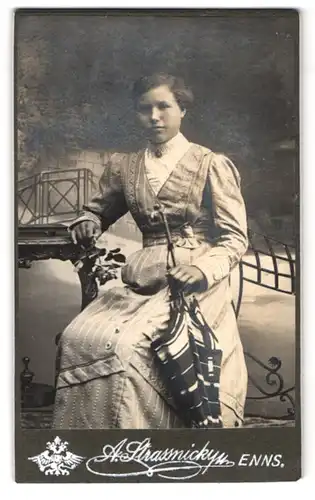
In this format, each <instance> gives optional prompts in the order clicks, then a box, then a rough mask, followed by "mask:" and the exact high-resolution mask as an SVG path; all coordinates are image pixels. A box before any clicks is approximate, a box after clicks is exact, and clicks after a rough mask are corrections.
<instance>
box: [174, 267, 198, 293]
mask: <svg viewBox="0 0 315 500" xmlns="http://www.w3.org/2000/svg"><path fill="white" fill-rule="evenodd" d="M169 275H170V276H171V277H172V278H173V280H174V281H175V282H176V284H177V285H178V286H179V288H180V289H181V290H183V291H184V292H186V293H193V292H197V291H198V289H200V285H201V284H202V283H204V281H205V276H204V274H203V273H202V271H200V269H199V268H198V267H197V266H188V265H180V266H176V267H173V268H172V269H170V270H169Z"/></svg>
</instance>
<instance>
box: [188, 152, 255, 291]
mask: <svg viewBox="0 0 315 500" xmlns="http://www.w3.org/2000/svg"><path fill="white" fill-rule="evenodd" d="M208 188H209V190H210V197H209V198H210V199H211V210H212V218H213V223H214V225H215V233H216V238H215V241H214V245H213V247H212V248H211V249H210V250H209V251H208V252H205V253H204V254H203V255H202V256H200V257H198V258H197V259H196V260H195V261H194V262H193V264H194V265H196V266H197V267H198V268H199V269H200V270H201V271H202V272H203V274H204V275H205V277H206V279H207V281H208V286H211V285H212V284H214V283H215V282H218V281H221V280H222V279H223V278H225V277H226V276H228V274H229V273H230V272H231V270H232V269H233V267H234V266H235V265H236V264H237V263H238V262H239V261H240V260H241V258H242V256H243V255H244V254H245V252H246V250H247V245H248V240H247V220H246V210H245V204H244V200H243V197H242V194H241V188H240V175H239V173H238V171H237V169H236V167H235V166H234V164H233V163H232V162H231V160H229V159H228V158H227V157H226V156H224V155H220V154H215V155H214V158H213V160H212V162H211V165H210V166H209V171H208Z"/></svg>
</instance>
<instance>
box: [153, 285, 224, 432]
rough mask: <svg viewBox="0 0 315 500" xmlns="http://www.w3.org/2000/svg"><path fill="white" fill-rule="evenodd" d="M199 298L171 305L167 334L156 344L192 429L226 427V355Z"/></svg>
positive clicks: (163, 369)
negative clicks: (222, 393) (222, 399)
mask: <svg viewBox="0 0 315 500" xmlns="http://www.w3.org/2000/svg"><path fill="white" fill-rule="evenodd" d="M216 342H217V339H216V337H215V335H214V333H213V331H212V330H211V329H210V327H209V325H208V324H207V323H206V321H205V319H204V317H203V315H202V313H201V310H200V306H199V303H198V301H197V299H196V298H195V297H193V299H192V300H190V301H189V302H187V301H186V299H185V297H184V296H183V294H178V295H177V297H176V298H175V299H173V300H172V302H171V317H170V323H169V327H168V329H167V331H165V332H164V333H163V335H162V336H161V337H160V338H158V339H156V340H154V341H153V342H152V348H153V350H154V352H155V354H156V356H157V359H158V360H159V363H160V367H161V372H162V376H163V377H164V378H165V382H166V384H167V386H168V389H169V391H170V393H171V395H172V398H173V400H174V404H175V406H176V407H177V410H178V413H179V414H180V415H181V417H182V418H184V420H185V421H186V422H187V425H188V426H189V427H206V428H208V427H222V419H221V409H220V401H219V383H220V371H221V360H222V351H221V350H220V349H217V348H216Z"/></svg>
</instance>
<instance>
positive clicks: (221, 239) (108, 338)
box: [53, 144, 247, 429]
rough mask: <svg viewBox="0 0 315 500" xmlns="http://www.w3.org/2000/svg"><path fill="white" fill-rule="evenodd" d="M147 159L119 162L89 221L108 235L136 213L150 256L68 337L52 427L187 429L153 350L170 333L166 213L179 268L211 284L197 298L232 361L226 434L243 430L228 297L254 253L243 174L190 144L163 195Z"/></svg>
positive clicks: (226, 367) (240, 361)
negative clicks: (158, 212)
mask: <svg viewBox="0 0 315 500" xmlns="http://www.w3.org/2000/svg"><path fill="white" fill-rule="evenodd" d="M145 159H146V156H145V153H144V151H139V152H137V153H133V154H117V155H113V157H112V158H111V160H110V162H109V163H108V164H107V165H106V166H105V167H104V173H103V175H102V177H101V179H100V183H99V189H98V191H97V192H96V193H95V195H94V196H93V198H92V199H91V201H90V203H89V204H88V205H87V206H86V207H84V212H83V214H82V220H83V219H84V218H88V219H92V220H95V221H97V222H98V223H99V224H100V225H101V228H102V230H103V231H105V230H106V229H107V228H108V227H109V226H110V225H111V224H112V223H114V222H115V221H116V220H117V219H119V218H120V217H121V216H123V215H124V214H126V213H127V212H128V211H130V212H131V214H132V216H133V218H134V219H135V222H136V223H137V225H138V227H139V229H140V230H141V232H142V234H143V248H142V249H141V250H139V251H138V252H136V253H135V254H133V255H131V256H130V257H129V259H128V260H127V263H126V265H125V267H124V268H123V270H122V280H123V283H124V285H123V286H118V287H114V288H110V289H109V290H107V291H105V293H104V294H103V295H102V296H100V297H99V298H97V299H96V300H94V301H93V302H92V303H91V304H90V305H89V306H88V307H87V308H86V309H85V310H84V311H83V312H81V313H80V314H79V315H78V316H77V317H76V318H74V319H73V321H72V322H71V323H70V324H69V325H68V327H67V328H66V329H65V331H64V332H63V334H62V336H61V339H60V342H59V346H58V359H57V383H56V388H57V390H56V401H55V410H54V419H53V427H54V428H59V429H105V428H125V429H127V428H134V429H162V428H164V429H170V428H181V427H185V423H184V421H183V419H182V418H181V415H180V413H179V412H178V410H177V408H176V405H175V404H174V401H173V399H172V397H171V394H170V393H169V391H168V389H167V387H166V385H165V384H164V382H163V379H162V377H161V373H160V371H159V366H158V363H157V360H156V357H155V355H154V352H153V349H152V346H151V344H152V342H153V341H154V340H156V339H158V338H159V337H160V336H161V335H162V334H163V331H165V329H166V328H167V327H168V323H169V317H170V302H169V290H168V288H167V282H166V278H165V272H166V262H167V246H166V240H165V234H164V227H163V224H162V223H161V221H160V220H155V219H154V218H152V216H151V215H152V211H153V207H154V205H155V204H156V203H157V202H158V203H159V204H161V205H163V207H164V210H165V213H166V214H167V218H168V221H169V225H170V229H171V233H172V238H173V241H174V242H175V255H176V259H177V262H178V263H182V264H188V265H195V266H198V267H199V269H201V271H202V272H203V275H204V280H203V282H201V283H200V288H199V290H198V292H197V293H196V294H195V295H196V298H197V300H198V302H199V304H200V308H201V310H202V313H203V315H204V317H205V319H206V321H207V322H208V324H209V325H210V327H211V328H212V330H213V331H214V332H215V335H216V337H217V338H218V341H219V342H218V347H219V348H220V349H221V350H222V352H223V359H222V368H221V379H220V404H221V413H222V419H223V425H224V427H240V426H241V425H242V420H243V410H244V404H245V398H246V390H247V370H246V365H245V361H244V354H243V348H242V344H241V341H240V336H239V332H238V327H237V322H236V318H235V313H234V310H233V306H232V303H231V302H232V297H231V292H230V288H229V275H230V272H231V270H232V269H233V268H234V266H235V265H237V263H238V262H239V261H240V259H241V257H242V256H243V254H244V253H245V251H246V248H247V228H246V213H245V207H244V201H243V198H242V195H241V190H240V178H239V174H238V172H237V170H236V168H235V167H234V165H233V164H232V163H231V161H230V160H229V159H228V158H226V157H225V156H223V155H219V154H214V153H212V152H211V151H210V150H208V149H206V148H204V147H202V146H199V145H196V144H189V147H188V148H187V150H186V151H185V153H184V154H183V156H182V157H180V158H179V159H178V161H177V163H176V164H175V165H174V167H173V168H172V169H171V171H170V173H169V175H168V176H167V177H166V178H165V180H164V182H163V185H162V186H161V187H160V188H159V189H153V187H152V185H151V182H150V180H149V176H148V175H147V171H146V164H145Z"/></svg>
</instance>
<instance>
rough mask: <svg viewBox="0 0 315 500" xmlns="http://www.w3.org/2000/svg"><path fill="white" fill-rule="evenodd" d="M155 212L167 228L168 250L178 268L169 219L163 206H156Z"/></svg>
mask: <svg viewBox="0 0 315 500" xmlns="http://www.w3.org/2000/svg"><path fill="white" fill-rule="evenodd" d="M154 210H155V211H156V212H158V213H159V214H160V216H161V218H162V221H163V224H164V228H165V234H166V239H167V249H168V251H169V253H170V255H171V259H172V264H173V267H176V265H177V264H176V259H175V253H174V243H173V240H172V235H171V232H170V228H169V225H168V221H167V217H166V215H165V213H164V211H163V208H162V206H161V205H159V204H156V205H154ZM168 268H169V264H168Z"/></svg>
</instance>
